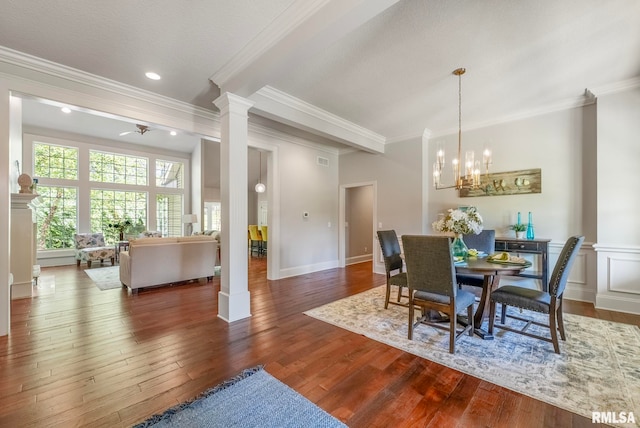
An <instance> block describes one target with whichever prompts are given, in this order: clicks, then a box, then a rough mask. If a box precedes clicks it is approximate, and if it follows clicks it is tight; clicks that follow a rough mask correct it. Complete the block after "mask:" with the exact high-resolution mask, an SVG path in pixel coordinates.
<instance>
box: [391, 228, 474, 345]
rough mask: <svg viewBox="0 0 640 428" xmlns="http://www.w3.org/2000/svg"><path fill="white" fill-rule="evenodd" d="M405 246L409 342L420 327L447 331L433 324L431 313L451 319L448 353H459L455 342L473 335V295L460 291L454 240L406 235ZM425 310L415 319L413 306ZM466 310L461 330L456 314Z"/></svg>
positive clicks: (403, 241) (439, 324) (443, 327)
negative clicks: (414, 331) (452, 241)
mask: <svg viewBox="0 0 640 428" xmlns="http://www.w3.org/2000/svg"><path fill="white" fill-rule="evenodd" d="M402 246H403V249H404V259H405V262H406V264H407V283H408V285H409V340H412V338H413V329H414V328H415V327H416V326H417V325H419V324H427V325H430V326H432V327H436V328H440V329H444V330H447V327H445V326H444V325H442V324H441V323H434V322H431V321H430V316H429V315H430V314H429V310H436V311H439V312H444V313H445V314H447V315H448V316H449V328H448V330H449V352H450V353H452V354H454V353H455V352H456V348H455V346H456V345H455V344H456V341H457V340H458V339H459V338H460V337H461V336H462V335H463V334H464V333H466V332H468V334H469V336H473V302H474V301H475V296H474V295H473V293H470V292H468V291H464V290H460V289H458V284H457V282H456V273H455V267H454V265H453V256H452V255H451V238H449V237H446V236H426V235H403V236H402ZM415 306H419V307H420V308H421V309H422V314H421V316H420V317H419V318H418V319H417V320H414V310H415V309H414V307H415ZM464 310H466V313H467V325H466V326H463V328H462V329H461V330H460V331H458V329H457V324H458V316H457V314H458V313H460V312H462V311H464Z"/></svg>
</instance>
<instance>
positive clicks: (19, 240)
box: [10, 193, 38, 300]
mask: <svg viewBox="0 0 640 428" xmlns="http://www.w3.org/2000/svg"><path fill="white" fill-rule="evenodd" d="M37 196H38V195H35V194H32V193H12V194H11V247H10V251H11V253H10V265H11V274H12V275H13V285H11V299H12V300H13V299H23V298H25V297H31V295H32V290H33V287H32V286H33V282H32V281H33V265H34V263H35V260H34V247H35V240H34V239H35V238H34V234H33V233H34V230H33V229H34V228H33V223H34V222H33V212H32V211H31V207H30V206H29V203H31V201H32V200H33V199H34V198H36V197H37Z"/></svg>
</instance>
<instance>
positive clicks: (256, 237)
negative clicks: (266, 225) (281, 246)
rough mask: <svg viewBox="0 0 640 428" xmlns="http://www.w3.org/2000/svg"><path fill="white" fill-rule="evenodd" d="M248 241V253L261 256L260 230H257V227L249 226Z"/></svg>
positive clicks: (254, 225)
mask: <svg viewBox="0 0 640 428" xmlns="http://www.w3.org/2000/svg"><path fill="white" fill-rule="evenodd" d="M249 241H250V246H251V248H250V252H251V254H253V252H254V251H255V252H256V254H257V255H261V254H262V236H261V235H260V230H259V229H258V225H256V224H250V225H249Z"/></svg>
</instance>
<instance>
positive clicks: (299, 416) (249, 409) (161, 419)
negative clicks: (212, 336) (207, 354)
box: [134, 366, 346, 428]
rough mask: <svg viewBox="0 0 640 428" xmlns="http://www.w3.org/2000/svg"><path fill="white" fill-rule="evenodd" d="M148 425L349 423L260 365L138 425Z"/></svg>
mask: <svg viewBox="0 0 640 428" xmlns="http://www.w3.org/2000/svg"><path fill="white" fill-rule="evenodd" d="M146 427H167V428H169V427H171V428H175V427H184V428H197V427H221V428H227V427H238V428H249V427H256V428H257V427H260V428H262V427H278V428H298V427H323V428H345V427H346V425H345V424H343V423H342V422H340V421H339V420H337V419H336V418H334V417H333V416H331V415H330V414H328V413H327V412H325V411H324V410H322V409H321V408H320V407H318V406H316V405H315V404H313V403H312V402H311V401H309V400H307V399H306V398H305V397H303V396H302V395H300V394H298V393H297V392H296V391H294V390H293V389H291V388H289V387H288V386H287V385H285V384H284V383H282V382H280V381H279V380H278V379H276V378H274V377H273V376H271V375H270V374H269V373H267V372H266V371H264V370H263V369H262V367H261V366H258V367H254V368H251V369H246V370H244V371H243V372H242V373H240V374H239V375H238V376H236V377H234V378H233V379H229V380H228V381H226V382H223V383H221V384H220V385H218V386H215V387H213V388H211V389H210V390H208V391H205V392H203V393H202V394H201V395H200V396H199V397H196V398H195V399H194V400H191V401H189V402H187V403H182V404H179V405H178V406H176V407H172V408H171V409H169V410H167V411H166V412H164V413H162V414H160V415H154V416H152V417H151V418H149V419H147V420H146V421H144V422H141V423H140V424H138V425H135V427H134V428H146Z"/></svg>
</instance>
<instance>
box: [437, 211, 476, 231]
mask: <svg viewBox="0 0 640 428" xmlns="http://www.w3.org/2000/svg"><path fill="white" fill-rule="evenodd" d="M431 226H432V227H433V229H434V230H436V231H438V232H453V233H455V234H463V235H469V234H471V233H474V234H476V235H477V234H478V233H480V232H482V217H481V216H480V214H479V213H478V210H477V209H476V207H468V208H466V209H455V210H454V209H449V210H448V214H447V215H446V216H444V217H443V218H441V219H439V220H438V221H435V222H433V223H432V225H431Z"/></svg>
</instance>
